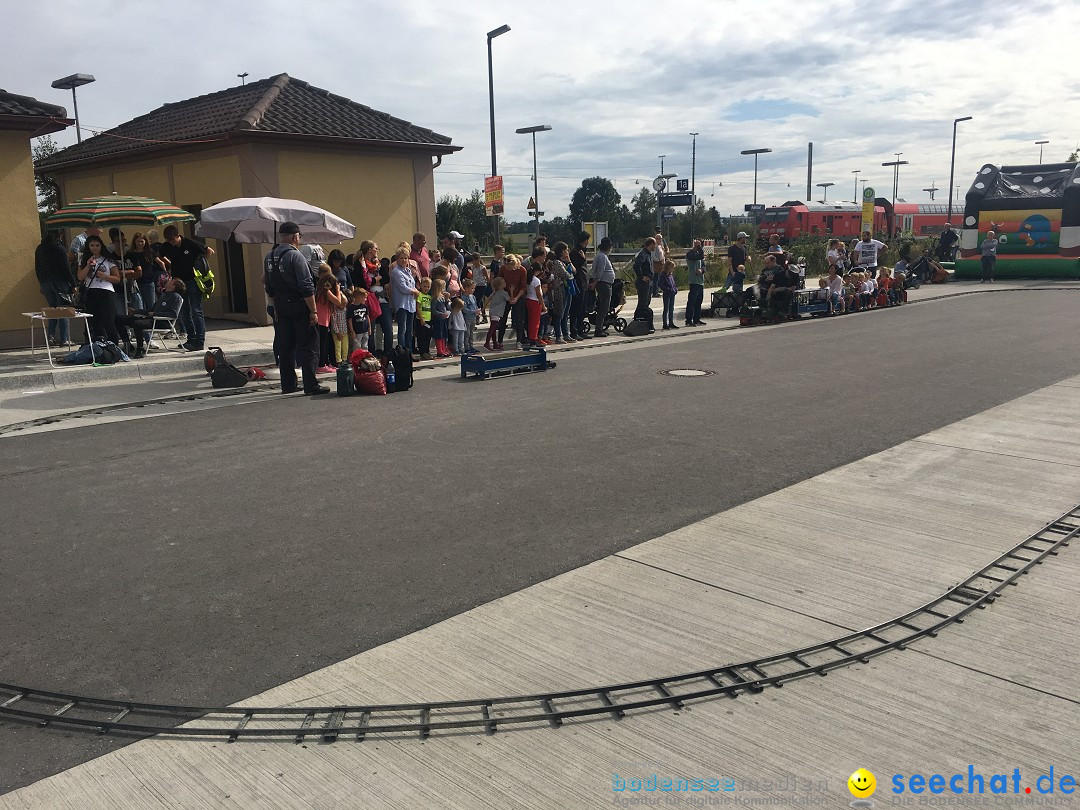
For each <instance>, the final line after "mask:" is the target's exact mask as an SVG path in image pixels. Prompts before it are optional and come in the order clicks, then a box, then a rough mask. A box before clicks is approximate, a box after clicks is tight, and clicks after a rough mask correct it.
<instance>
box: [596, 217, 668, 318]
mask: <svg viewBox="0 0 1080 810" xmlns="http://www.w3.org/2000/svg"><path fill="white" fill-rule="evenodd" d="M655 251H656V240H655V239H653V238H652V237H651V236H650V237H649V238H648V239H646V240H645V243H644V244H643V245H642V246H641V250H639V251H638V254H637V256H635V257H634V289H636V290H637V308H636V309H635V310H634V318H635V319H638V320H649V310H650V309H651V306H650V303H651V301H652V280H653V277H654V275H655V273H654V268H653V253H654V252H655ZM603 314H604V315H606V314H607V313H606V312H605V313H603Z"/></svg>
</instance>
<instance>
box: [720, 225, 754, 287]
mask: <svg viewBox="0 0 1080 810" xmlns="http://www.w3.org/2000/svg"><path fill="white" fill-rule="evenodd" d="M748 239H750V236H749V234H747V233H746V231H739V233H738V235H737V236H736V237H735V241H734V242H733V243H732V244H730V245H728V249H727V257H728V262H729V263H730V265H731V266H730V267H729V268H728V274H727V278H725V279H724V289H725V290H726V289H727V288H728V284H729V282H730V281H731V280H732V278H733V277H734V276H735V273H736V272H737V271H738V269H739V267H740V266H746V260H747V259H748V258H749V256H748V254H747V252H746V243H747V240H748Z"/></svg>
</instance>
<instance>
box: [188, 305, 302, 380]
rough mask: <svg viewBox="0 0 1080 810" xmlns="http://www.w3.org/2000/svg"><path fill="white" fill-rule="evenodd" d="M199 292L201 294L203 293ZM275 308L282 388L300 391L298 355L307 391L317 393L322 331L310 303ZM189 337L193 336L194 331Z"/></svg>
mask: <svg viewBox="0 0 1080 810" xmlns="http://www.w3.org/2000/svg"><path fill="white" fill-rule="evenodd" d="M192 286H194V285H192ZM199 295H200V297H201V295H202V293H200V294H199ZM274 309H275V314H276V315H277V318H278V320H277V340H278V352H279V355H280V356H279V360H278V369H279V370H280V371H281V390H282V392H283V393H286V394H288V393H291V392H293V391H295V390H296V367H295V366H294V365H293V358H295V359H296V360H299V361H300V368H301V371H302V373H303V375H304V390H305V391H309V392H314V391H315V389H316V388H318V387H319V381H318V379H317V378H316V376H315V375H316V363H317V362H318V359H319V331H318V329H316V328H315V324H313V323H312V322H311V315H310V314H309V313H308V309H307V306H306V305H305V304H304V302H303V301H301V302H299V303H296V302H293V303H285V304H284V306H282V305H280V304H279V303H278V302H277V301H275V302H274ZM286 313H291V314H286ZM188 337H189V338H190V334H189V335H188Z"/></svg>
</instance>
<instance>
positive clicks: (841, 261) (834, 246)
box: [825, 239, 847, 278]
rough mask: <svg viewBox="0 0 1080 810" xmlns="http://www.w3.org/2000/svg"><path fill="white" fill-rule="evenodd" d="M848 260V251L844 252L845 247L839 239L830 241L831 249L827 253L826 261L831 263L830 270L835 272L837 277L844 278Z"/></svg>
mask: <svg viewBox="0 0 1080 810" xmlns="http://www.w3.org/2000/svg"><path fill="white" fill-rule="evenodd" d="M846 258H847V251H845V250H844V248H843V245H842V244H841V242H840V240H839V239H830V240H829V249H828V250H827V251H826V253H825V259H826V261H828V263H829V269H830V270H835V271H836V275H838V276H840V277H841V278H843V276H844V270H845V268H846V267H847V264H846V262H845V259H846Z"/></svg>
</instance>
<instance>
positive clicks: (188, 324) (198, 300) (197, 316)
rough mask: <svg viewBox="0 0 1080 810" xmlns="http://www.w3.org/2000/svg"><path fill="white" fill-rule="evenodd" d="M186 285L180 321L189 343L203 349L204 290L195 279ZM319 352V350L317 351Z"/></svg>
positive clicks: (204, 320)
mask: <svg viewBox="0 0 1080 810" xmlns="http://www.w3.org/2000/svg"><path fill="white" fill-rule="evenodd" d="M184 283H185V284H187V290H186V291H185V292H184V308H183V310H181V312H180V321H181V322H182V323H183V324H184V329H186V330H187V339H188V343H189V344H191V345H192V346H195V347H196V348H199V349H201V348H202V347H203V346H204V345H205V343H206V319H205V318H204V317H203V310H202V304H203V294H202V290H200V289H199V288H198V286H197V285H196V284H195V281H194V279H193V280H192V281H191V282H190V283H189V282H187V281H186V280H185V282H184ZM305 310H306V307H305ZM307 317H308V316H307V315H304V319H305V320H307ZM316 345H317V344H316ZM317 351H318V349H316V352H317ZM295 378H296V374H295V372H294V373H293V379H295Z"/></svg>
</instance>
